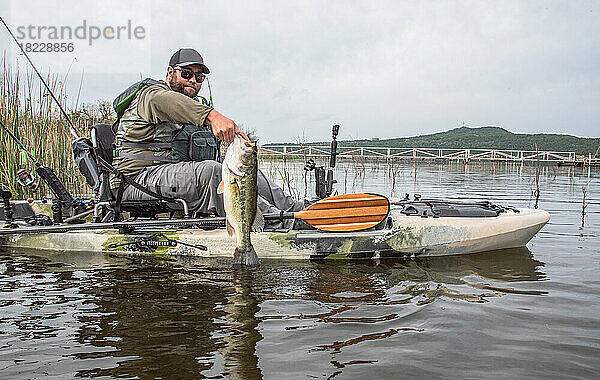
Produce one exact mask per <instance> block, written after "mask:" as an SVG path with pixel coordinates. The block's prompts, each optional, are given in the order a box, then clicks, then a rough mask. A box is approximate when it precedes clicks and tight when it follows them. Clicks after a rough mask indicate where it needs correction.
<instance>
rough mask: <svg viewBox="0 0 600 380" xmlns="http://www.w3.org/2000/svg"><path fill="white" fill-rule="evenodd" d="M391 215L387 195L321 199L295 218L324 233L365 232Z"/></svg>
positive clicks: (360, 194)
mask: <svg viewBox="0 0 600 380" xmlns="http://www.w3.org/2000/svg"><path fill="white" fill-rule="evenodd" d="M389 212H390V201H389V200H388V199H387V198H386V197H384V196H383V195H378V194H368V193H355V194H344V195H337V196H335V197H330V198H325V199H321V200H320V201H318V202H315V203H313V204H312V205H310V206H309V207H307V208H305V209H304V210H302V211H299V212H296V213H295V214H294V218H296V219H302V220H304V221H305V222H306V223H308V224H310V225H311V226H313V227H315V228H316V229H319V230H322V231H335V232H341V231H362V230H366V229H369V228H373V227H375V226H376V225H377V224H379V223H381V222H382V221H383V220H385V218H387V216H388V214H389Z"/></svg>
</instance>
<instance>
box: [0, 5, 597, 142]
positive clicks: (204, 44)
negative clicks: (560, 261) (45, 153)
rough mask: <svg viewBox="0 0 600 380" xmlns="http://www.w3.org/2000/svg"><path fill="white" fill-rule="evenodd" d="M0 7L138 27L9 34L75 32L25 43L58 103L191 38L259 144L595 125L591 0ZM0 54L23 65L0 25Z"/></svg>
mask: <svg viewBox="0 0 600 380" xmlns="http://www.w3.org/2000/svg"><path fill="white" fill-rule="evenodd" d="M0 15H1V16H2V17H3V19H5V21H6V22H7V23H8V24H9V26H10V27H11V28H12V29H13V32H15V33H16V31H17V30H16V29H17V28H18V27H19V26H23V27H25V28H26V27H27V26H28V25H33V26H34V27H36V28H37V27H39V26H55V27H58V28H60V27H61V26H69V27H72V28H73V29H74V28H75V27H77V26H79V25H82V24H83V21H84V20H85V22H86V26H88V27H89V26H96V27H98V28H99V29H98V30H104V28H106V27H113V26H114V27H117V26H121V25H127V22H128V21H129V20H130V21H131V23H132V24H131V25H132V28H135V27H141V28H143V31H144V33H142V34H143V38H137V39H136V38H132V39H126V38H125V37H124V35H123V36H121V37H123V38H120V39H118V40H117V39H115V38H114V35H113V38H112V39H109V38H103V37H101V38H97V39H94V40H92V41H90V40H89V34H90V33H91V32H90V31H89V30H87V31H88V36H87V39H66V38H63V39H60V38H58V40H57V39H56V38H55V39H53V40H52V41H50V40H51V39H50V36H49V35H48V34H47V30H43V31H42V33H41V35H37V36H33V37H35V40H34V39H32V38H30V37H31V36H27V35H26V36H21V37H24V38H19V39H20V41H21V42H22V43H28V42H29V43H34V42H44V41H46V40H47V41H50V42H55V41H57V42H65V43H68V42H73V44H74V49H73V50H74V51H73V52H52V53H48V52H45V53H40V52H36V53H34V52H31V53H29V55H30V57H31V59H32V60H33V62H34V64H36V66H38V69H39V70H40V71H42V72H45V73H47V72H48V71H51V72H53V73H59V74H62V75H65V73H67V72H68V75H67V77H66V78H67V79H66V92H67V93H68V94H70V99H67V103H68V104H67V105H68V106H73V105H74V104H75V99H76V94H77V92H78V88H79V85H80V82H81V81H83V83H82V90H81V95H80V102H81V101H84V102H91V103H93V102H97V101H98V100H110V101H112V99H114V98H115V97H116V96H117V95H118V94H119V93H120V92H121V91H122V90H124V89H125V88H127V87H128V86H129V85H131V84H132V83H134V82H135V81H137V80H139V78H140V76H143V77H153V78H155V79H164V76H165V72H166V66H167V64H168V61H169V58H170V56H171V55H172V54H173V53H174V52H175V51H176V50H177V49H179V48H181V47H193V48H196V49H197V50H198V51H199V52H200V53H201V54H202V56H203V57H204V60H205V63H206V65H207V66H208V67H209V68H210V70H211V74H210V84H211V89H212V94H213V98H214V101H215V108H216V109H217V110H218V111H220V112H221V113H223V114H224V115H226V116H228V117H230V118H232V119H233V120H235V121H236V122H237V123H238V124H243V125H244V126H245V127H246V128H250V129H254V130H255V131H256V134H257V135H258V137H259V138H260V140H261V142H262V143H267V142H283V141H285V142H300V141H325V140H328V139H329V138H330V135H331V126H332V125H333V124H340V125H341V129H340V138H341V139H355V138H373V137H377V138H392V137H404V136H415V135H420V134H425V133H434V132H440V131H445V130H449V129H452V128H455V127H458V126H461V125H463V124H464V125H467V126H483V125H497V126H501V127H503V128H506V129H508V130H510V131H512V132H518V133H567V134H573V135H577V136H589V137H597V136H600V132H599V131H600V128H599V124H600V107H599V106H598V105H600V2H599V1H575V0H574V1H548V0H544V1H502V2H498V1H347V0H346V1H333V0H329V1H322V0H321V1H308V0H303V1H284V2H283V1H248V0H247V1H219V2H215V1H185V0H179V1H177V2H172V1H130V2H129V1H128V2H120V1H112V0H103V1H102V2H91V1H89V2H88V1H50V0H46V1H37V0H36V1H27V2H22V1H12V0H2V1H0ZM36 30H37V29H36ZM82 30H83V29H82ZM44 33H46V35H44ZM124 33H125V32H124ZM55 37H56V36H55ZM63 37H64V36H63ZM0 49H2V52H3V54H4V53H6V54H7V58H6V59H7V61H8V63H9V64H10V65H12V66H13V67H15V66H17V65H19V67H20V68H21V70H22V71H23V70H25V67H26V66H27V63H26V61H25V59H24V57H23V56H20V55H19V54H18V51H17V49H16V48H15V43H14V41H11V40H10V37H9V35H8V33H7V32H6V30H5V29H4V28H3V27H0ZM204 87H206V86H204ZM205 91H206V88H204V89H203V92H205Z"/></svg>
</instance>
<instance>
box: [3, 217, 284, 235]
mask: <svg viewBox="0 0 600 380" xmlns="http://www.w3.org/2000/svg"><path fill="white" fill-rule="evenodd" d="M294 215H295V213H293V212H280V213H273V214H265V215H263V217H264V218H265V220H281V219H294ZM194 224H197V225H202V224H205V225H214V224H221V225H225V217H212V218H187V219H186V218H184V219H165V220H140V221H132V222H110V223H82V224H68V225H64V224H63V225H57V226H31V227H18V228H10V229H8V228H6V229H0V235H20V234H35V233H38V234H39V233H62V232H71V231H88V230H89V231H92V230H102V229H120V228H137V227H166V226H187V225H194Z"/></svg>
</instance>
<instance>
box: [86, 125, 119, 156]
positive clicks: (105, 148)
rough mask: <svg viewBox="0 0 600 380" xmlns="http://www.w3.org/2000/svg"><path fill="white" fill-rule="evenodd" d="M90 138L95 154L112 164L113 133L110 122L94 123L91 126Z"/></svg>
mask: <svg viewBox="0 0 600 380" xmlns="http://www.w3.org/2000/svg"><path fill="white" fill-rule="evenodd" d="M90 133H91V140H92V145H93V146H94V150H95V151H96V155H98V156H100V157H102V159H104V160H105V161H107V162H108V163H109V164H111V165H112V162H113V152H114V150H115V133H114V132H113V130H112V125H111V124H106V123H99V124H94V125H93V126H92V128H91V132H90Z"/></svg>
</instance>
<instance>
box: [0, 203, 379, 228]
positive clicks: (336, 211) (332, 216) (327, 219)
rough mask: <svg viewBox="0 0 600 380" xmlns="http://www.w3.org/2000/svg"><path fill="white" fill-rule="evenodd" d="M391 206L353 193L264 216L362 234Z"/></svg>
mask: <svg viewBox="0 0 600 380" xmlns="http://www.w3.org/2000/svg"><path fill="white" fill-rule="evenodd" d="M389 211H390V202H389V200H388V199H387V198H386V197H384V196H383V195H377V194H367V193H355V194H344V195H337V196H335V197H330V198H325V199H321V200H320V201H317V202H315V203H313V204H312V205H310V206H309V207H307V208H305V209H304V210H302V211H298V212H294V213H292V212H284V213H275V214H265V215H263V216H264V218H265V219H270V220H273V219H281V218H283V219H294V218H295V219H302V220H304V221H305V222H306V223H308V224H309V225H311V226H313V227H314V228H316V229H318V230H321V231H330V232H342V231H347V232H350V231H362V230H366V229H369V228H372V227H375V226H376V225H377V224H379V223H381V222H382V221H384V220H385V218H386V217H387V216H388V213H389ZM219 222H222V223H224V222H225V218H224V217H213V218H189V219H164V220H160V219H159V220H138V221H133V222H109V223H83V224H72V225H64V224H63V225H54V226H36V227H21V228H0V236H1V235H13V234H17V235H19V234H26V233H44V232H55V233H56V232H69V231H81V230H98V229H109V228H122V227H129V228H141V227H161V226H176V225H180V226H184V225H193V224H199V223H219Z"/></svg>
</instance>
